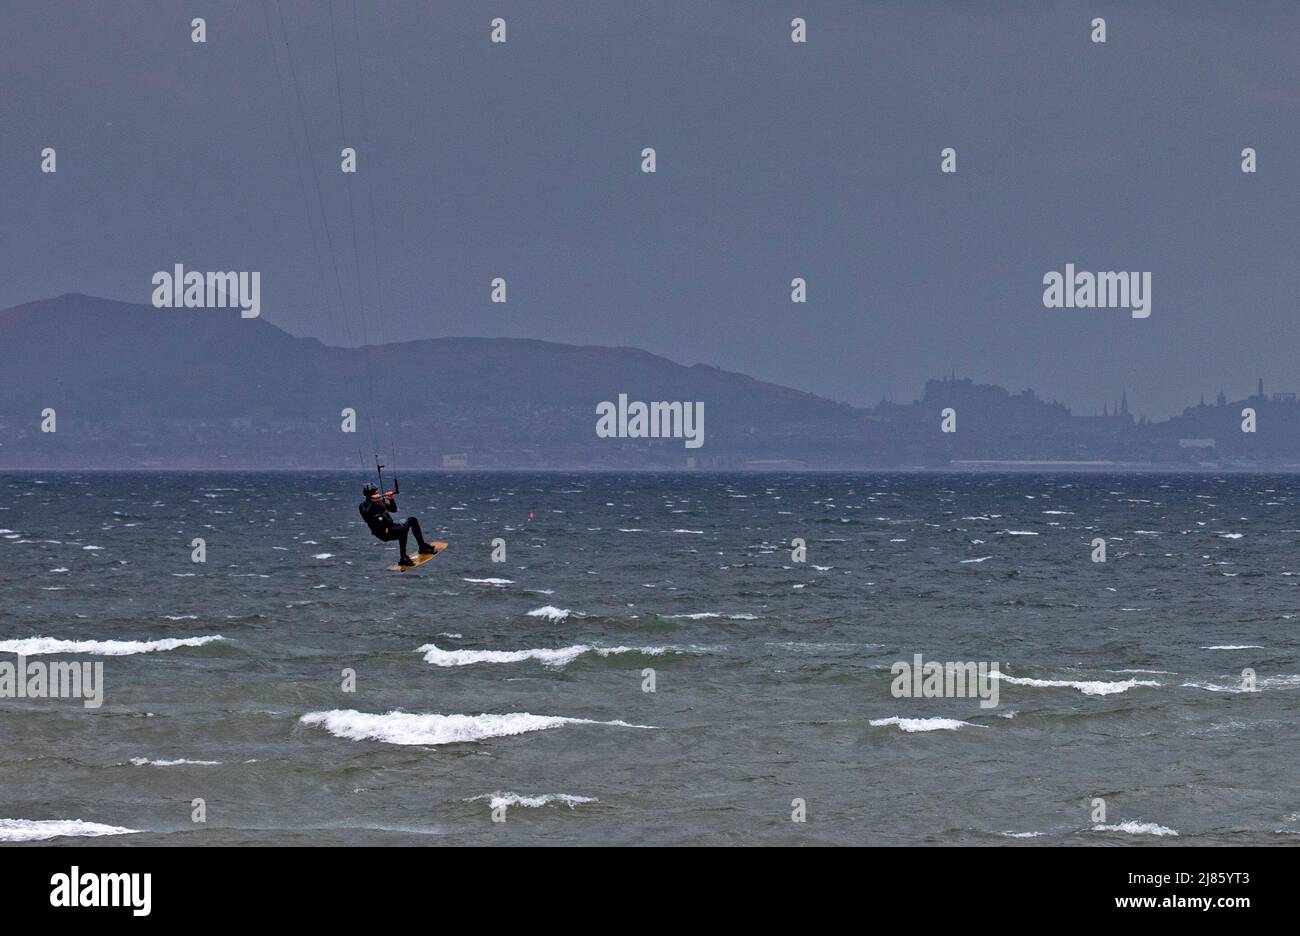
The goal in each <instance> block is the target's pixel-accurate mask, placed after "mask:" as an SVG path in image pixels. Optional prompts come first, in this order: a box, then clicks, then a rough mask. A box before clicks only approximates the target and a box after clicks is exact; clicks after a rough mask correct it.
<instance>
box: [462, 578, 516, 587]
mask: <svg viewBox="0 0 1300 936" xmlns="http://www.w3.org/2000/svg"><path fill="white" fill-rule="evenodd" d="M461 581H462V582H473V583H474V584H475V585H497V586H505V585H513V584H514V582H512V581H511V580H510V579H503V578H481V579H476V578H462V579H461Z"/></svg>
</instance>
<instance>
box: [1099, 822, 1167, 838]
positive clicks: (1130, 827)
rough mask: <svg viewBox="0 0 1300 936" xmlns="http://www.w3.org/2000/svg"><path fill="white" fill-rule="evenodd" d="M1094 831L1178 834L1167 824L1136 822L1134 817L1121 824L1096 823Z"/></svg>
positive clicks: (1131, 833) (1134, 833)
mask: <svg viewBox="0 0 1300 936" xmlns="http://www.w3.org/2000/svg"><path fill="white" fill-rule="evenodd" d="M1092 831H1094V832H1127V833H1128V834H1129V835H1177V834H1178V833H1177V832H1175V831H1174V830H1173V829H1170V828H1168V827H1167V826H1162V825H1156V824H1155V823H1154V822H1135V821H1133V820H1132V819H1130V820H1128V821H1126V822H1121V823H1120V824H1119V825H1095V826H1093V827H1092Z"/></svg>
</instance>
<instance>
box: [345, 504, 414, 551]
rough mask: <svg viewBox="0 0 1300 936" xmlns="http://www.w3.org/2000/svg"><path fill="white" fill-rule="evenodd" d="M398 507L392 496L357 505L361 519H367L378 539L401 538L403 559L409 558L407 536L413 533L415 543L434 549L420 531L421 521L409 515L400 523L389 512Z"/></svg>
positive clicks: (391, 539) (389, 541) (386, 540)
mask: <svg viewBox="0 0 1300 936" xmlns="http://www.w3.org/2000/svg"><path fill="white" fill-rule="evenodd" d="M396 509H397V501H395V500H394V499H393V498H391V497H389V498H383V497H381V498H379V499H378V500H366V501H362V502H361V504H360V506H358V507H357V510H359V511H360V512H361V519H363V520H365V521H366V526H368V527H370V532H371V533H373V534H374V535H375V536H376V537H377V538H378V539H381V540H383V541H384V542H385V543H391V542H392V541H393V540H401V543H402V558H403V559H405V558H407V556H406V537H407V535H408V534H411V533H413V534H415V544H416V545H417V546H419V547H420V548H421V550H426V549H427V550H429V551H432V547H431V546H429V544H428V543H426V542H425V541H424V534H423V533H422V532H420V521H419V520H416V519H415V518H414V517H407V518H406V520H405V521H403V522H402V523H398V522H397V521H395V520H394V519H393V518H392V516H391V515H390V514H389V511H391V510H396Z"/></svg>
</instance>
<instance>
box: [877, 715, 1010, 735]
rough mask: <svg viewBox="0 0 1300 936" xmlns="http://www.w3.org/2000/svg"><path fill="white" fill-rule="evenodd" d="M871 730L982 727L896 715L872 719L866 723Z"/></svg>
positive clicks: (944, 720) (912, 730) (947, 719)
mask: <svg viewBox="0 0 1300 936" xmlns="http://www.w3.org/2000/svg"><path fill="white" fill-rule="evenodd" d="M867 724H868V725H871V726H872V727H873V728H886V727H888V726H890V725H893V726H896V727H897V728H898V730H899V731H906V732H908V733H912V732H916V731H956V730H957V729H958V728H983V727H984V726H983V725H973V724H971V723H970V722H964V721H958V720H957V719H955V718H899V717H898V716H897V715H895V716H892V717H890V718H873V719H872V720H871V721H869V722H867Z"/></svg>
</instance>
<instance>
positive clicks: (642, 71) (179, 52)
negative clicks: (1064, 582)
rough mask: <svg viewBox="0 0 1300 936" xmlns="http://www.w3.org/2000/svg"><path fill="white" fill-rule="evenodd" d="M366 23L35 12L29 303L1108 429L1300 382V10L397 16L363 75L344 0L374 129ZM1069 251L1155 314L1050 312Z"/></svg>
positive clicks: (4, 297) (152, 7)
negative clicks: (55, 301)
mask: <svg viewBox="0 0 1300 936" xmlns="http://www.w3.org/2000/svg"><path fill="white" fill-rule="evenodd" d="M328 10H329V5H328V3H326V2H324V0H315V2H312V3H305V2H303V3H300V2H288V3H284V4H282V5H281V6H279V7H278V8H277V7H276V6H275V5H273V4H272V3H270V2H269V0H239V2H218V0H203V2H201V3H187V4H178V3H175V2H136V0H119V2H114V3H80V2H78V3H72V2H67V0H54V2H51V0H0V212H2V214H3V221H2V222H0V307H8V306H10V305H14V304H17V303H20V302H25V301H29V300H32V299H38V298H44V297H48V296H52V295H57V294H59V293H64V292H71V291H78V292H87V293H92V294H97V295H104V296H109V297H112V298H117V299H128V300H136V301H140V302H147V301H148V299H149V295H150V292H151V287H150V277H151V276H152V274H153V273H154V272H155V271H157V270H163V269H167V270H170V269H171V267H172V265H173V264H174V263H178V262H180V263H184V264H185V265H186V266H187V267H189V268H192V269H200V270H225V269H242V270H259V271H261V273H262V292H263V296H262V302H263V308H264V314H265V316H266V317H267V318H268V319H270V320H271V321H273V322H275V323H276V324H278V325H281V326H282V327H284V328H286V329H288V330H290V331H292V332H294V333H295V334H306V335H316V336H318V337H321V338H322V339H324V340H327V341H330V342H338V343H345V342H347V341H348V340H349V337H351V339H352V340H354V341H359V340H360V339H361V334H360V333H361V332H362V331H363V330H364V329H369V336H368V337H369V339H370V340H378V339H380V338H382V337H386V338H389V339H407V338H417V337H432V336H439V335H514V336H521V337H535V338H545V339H551V340H556V341H565V342H573V343H579V344H615V345H631V346H636V347H641V348H645V349H646V350H649V351H653V352H656V353H659V354H664V355H667V356H669V357H671V358H673V359H675V360H680V361H682V362H684V363H688V364H689V363H695V362H705V363H709V364H716V365H718V366H721V367H724V368H728V369H734V370H740V371H744V372H747V373H750V374H753V375H754V376H756V377H759V378H762V379H767V380H772V381H776V382H780V383H785V384H789V385H791V386H795V387H799V388H801V389H808V390H812V391H815V392H818V393H822V394H824V395H827V396H830V397H833V398H836V399H841V400H846V401H848V402H854V403H873V402H875V401H876V400H878V399H879V398H880V397H881V396H882V395H883V394H886V393H892V394H893V395H894V396H895V397H896V398H898V399H902V400H910V399H911V398H913V397H914V396H916V395H918V394H919V392H920V387H921V383H922V381H923V380H924V379H925V378H927V377H930V376H938V375H940V374H944V373H947V372H948V371H949V370H950V369H953V368H955V369H956V370H957V371H958V373H959V374H960V375H963V376H973V377H975V378H977V379H978V380H981V381H987V382H996V383H1001V384H1003V385H1005V386H1008V387H1009V388H1011V389H1013V390H1018V389H1020V388H1022V387H1024V386H1032V387H1034V388H1035V389H1037V390H1038V391H1039V393H1040V394H1042V395H1044V396H1046V397H1055V398H1058V399H1061V400H1063V401H1064V402H1066V403H1067V404H1068V405H1070V406H1071V407H1073V408H1074V409H1075V411H1076V412H1086V413H1091V412H1092V411H1093V410H1094V409H1099V408H1100V407H1101V405H1102V403H1103V401H1105V400H1111V399H1114V398H1116V397H1118V395H1119V392H1120V389H1121V388H1127V390H1128V395H1129V399H1130V401H1131V403H1132V405H1133V409H1134V410H1135V411H1136V412H1139V413H1146V414H1149V415H1153V416H1158V415H1165V414H1167V413H1169V412H1172V411H1174V410H1176V409H1180V408H1181V407H1182V406H1183V405H1185V404H1187V403H1192V402H1195V400H1196V399H1197V397H1198V395H1199V394H1200V393H1201V392H1205V393H1206V395H1207V396H1213V394H1214V393H1215V392H1217V391H1218V389H1219V388H1220V387H1224V388H1225V389H1227V391H1228V393H1229V395H1230V396H1233V395H1243V394H1245V393H1247V392H1250V391H1252V390H1253V388H1254V381H1255V378H1256V377H1257V376H1263V377H1264V378H1265V381H1266V385H1267V388H1268V389H1271V390H1279V389H1289V390H1300V355H1297V350H1298V349H1300V341H1298V340H1297V339H1298V338H1300V322H1298V321H1297V315H1296V312H1297V305H1298V303H1297V297H1298V296H1300V263H1297V258H1296V248H1297V245H1298V244H1300V236H1298V234H1297V218H1298V217H1300V185H1298V184H1297V178H1298V176H1297V173H1298V172H1300V4H1295V3H1292V2H1276V3H1270V2H1252V3H1248V4H1241V3H1235V2H1233V3H1190V2H1179V3H1137V4H1134V3H1106V2H1090V3H1087V4H1078V3H1047V2H1033V3H978V4H977V3H924V2H914V3H853V2H840V3H825V2H812V0H790V2H780V3H778V2H770V0H757V2H747V3H722V2H706V3H694V2H691V3H687V2H675V3H659V2H637V3H635V4H632V3H610V2H571V3H570V2H547V3H537V2H526V3H518V2H506V0H500V2H492V3H486V4H485V3H430V2H416V0H410V2H381V3H372V2H361V3H358V4H357V5H356V10H357V20H358V22H359V27H360V30H359V38H360V54H358V43H357V41H356V40H357V36H356V34H354V32H353V3H352V2H351V0H334V10H335V24H336V31H337V47H338V55H339V61H340V66H341V84H342V89H343V110H344V119H345V122H346V124H347V128H348V134H347V138H346V139H344V138H343V137H342V136H341V134H340V128H339V94H338V86H337V83H336V82H337V81H339V80H340V79H336V74H335V69H334V58H333V51H332V49H333V46H332V45H331V40H330V20H329V16H328ZM281 13H282V14H283V17H284V22H285V24H287V26H288V29H289V40H290V50H291V54H292V56H293V63H294V68H295V69H296V71H297V79H298V82H299V84H300V86H301V90H302V95H303V99H304V101H305V105H306V107H305V114H306V120H307V128H308V133H309V135H310V138H311V140H312V142H313V144H314V147H315V152H314V154H313V155H314V158H315V164H316V167H317V170H318V171H319V173H320V184H321V187H322V190H323V194H324V200H325V211H326V217H327V222H326V223H327V225H328V230H329V232H330V234H331V236H332V238H333V246H334V253H335V255H336V256H337V257H338V258H339V262H340V265H341V278H342V282H343V287H344V292H345V297H346V302H347V306H348V310H347V311H346V312H345V313H343V314H342V315H341V314H340V312H339V310H338V308H337V306H338V300H337V294H336V292H335V286H334V283H333V279H332V277H333V273H332V269H331V267H330V260H329V252H328V251H327V249H326V246H325V241H324V236H323V232H324V230H325V227H323V226H322V223H321V220H320V218H319V215H318V208H317V203H316V195H315V191H314V182H313V178H312V174H311V171H310V170H309V169H307V170H305V174H303V175H300V163H299V160H305V159H306V158H307V142H306V138H305V137H304V135H303V132H302V127H301V126H300V124H299V116H298V107H297V100H296V95H295V91H294V86H293V83H292V80H291V78H290V72H289V60H288V59H287V58H286V57H285V50H284V48H283V46H282V45H279V46H278V48H277V56H278V58H277V60H276V61H277V62H278V66H279V79H278V80H277V71H276V64H275V63H273V60H272V58H271V49H272V46H271V43H270V40H269V39H268V30H267V21H268V14H269V20H270V23H271V27H272V31H273V34H274V35H275V37H276V40H277V43H278V42H279V40H280V39H281V38H282V35H283V34H282V32H281V30H280V19H279V17H280V15H281ZM193 16H203V17H205V18H206V20H207V23H208V42H207V44H206V45H195V44H193V43H191V42H190V39H189V31H190V29H189V21H190V19H191V18H192V17H193ZM494 16H501V17H504V18H505V19H506V20H507V23H508V30H509V33H508V35H509V41H508V43H506V44H505V45H504V46H501V45H492V44H490V43H489V41H488V33H489V21H490V20H491V18H492V17H494ZM793 16H803V17H806V18H807V20H808V24H809V41H808V43H807V44H806V45H795V44H793V43H791V42H790V40H789V31H790V26H789V24H790V19H791V18H792V17H793ZM1094 16H1103V17H1105V18H1106V20H1107V30H1108V41H1107V42H1106V44H1105V45H1096V44H1093V43H1092V42H1091V41H1089V22H1090V21H1091V19H1092V18H1093V17H1094ZM358 65H359V66H360V68H358ZM363 83H364V88H365V99H364V110H365V112H366V116H367V117H368V121H366V124H367V126H365V127H363V120H362V96H361V88H362V84H363ZM345 145H352V146H356V147H357V148H358V150H359V159H360V167H361V173H362V174H363V175H364V178H360V177H345V176H343V175H342V174H341V173H340V172H339V169H338V166H339V158H338V152H339V150H340V149H341V148H342V147H343V146H345ZM45 146H53V147H55V148H56V149H57V151H58V161H59V162H58V169H59V171H58V173H57V174H56V175H42V174H41V173H40V172H39V166H38V158H39V152H40V150H41V148H42V147H45ZM645 146H653V147H655V148H656V150H657V152H658V173H657V174H655V175H644V174H642V173H641V172H640V170H639V154H640V151H641V149H642V147H645ZM946 146H952V147H955V148H956V149H957V153H958V172H957V174H956V175H942V174H940V172H939V153H940V150H941V149H942V148H943V147H946ZM1245 146H1252V147H1255V148H1256V149H1257V151H1258V153H1259V172H1258V173H1256V174H1254V175H1245V174H1243V173H1242V172H1241V171H1240V169H1239V164H1240V156H1239V153H1240V151H1241V149H1242V148H1243V147H1245ZM303 165H305V164H303ZM348 185H351V186H352V191H353V196H354V198H355V209H356V215H357V221H358V225H359V227H358V231H357V235H358V238H357V243H358V246H359V250H360V254H361V257H362V269H361V275H360V276H358V273H357V269H356V261H355V259H354V253H353V245H352V230H353V229H352V223H351V221H350V219H349V209H348V201H347V188H346V186H348ZM367 186H369V187H370V190H371V191H372V192H373V200H374V215H373V218H374V227H373V229H372V228H371V213H370V207H369V197H368V193H367V188H366V187H367ZM375 257H378V274H379V275H378V276H377V275H376V268H375V264H374V258H375ZM1068 262H1073V263H1075V264H1077V265H1078V266H1079V268H1080V269H1088V270H1093V271H1097V270H1149V271H1151V272H1152V274H1153V279H1154V284H1153V294H1154V295H1153V303H1152V314H1151V317H1150V318H1149V319H1146V320H1143V321H1138V320H1133V319H1132V318H1130V317H1129V315H1128V313H1127V312H1126V311H1123V310H1088V309H1054V310H1049V309H1046V308H1044V307H1043V305H1042V301H1041V293H1042V286H1041V278H1042V276H1043V274H1044V273H1045V272H1047V271H1049V270H1061V269H1063V268H1064V265H1065V264H1066V263H1068ZM498 275H499V276H504V277H506V279H507V280H508V283H509V290H510V294H509V295H510V298H509V303H508V304H507V305H505V306H501V305H493V304H491V303H489V301H488V290H489V282H490V280H491V279H492V277H494V276H498ZM793 276H804V277H807V279H808V282H809V302H808V304H807V305H803V306H798V305H792V304H791V303H790V300H789V283H790V279H791V278H792V277H793ZM381 279H382V289H383V299H384V305H385V307H386V308H385V314H383V315H381V314H380V313H379V312H378V311H377V310H376V309H374V306H375V303H374V301H373V299H372V297H373V296H374V289H375V284H376V283H377V282H380V280H381ZM359 287H360V288H361V289H363V290H364V291H365V292H366V294H367V299H366V307H367V309H368V310H369V311H368V312H366V313H362V312H361V311H359V310H358V308H357V306H358V304H359V303H358V299H357V296H358V289H359ZM41 337H42V340H53V341H57V340H58V336H57V334H54V335H46V336H41Z"/></svg>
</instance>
